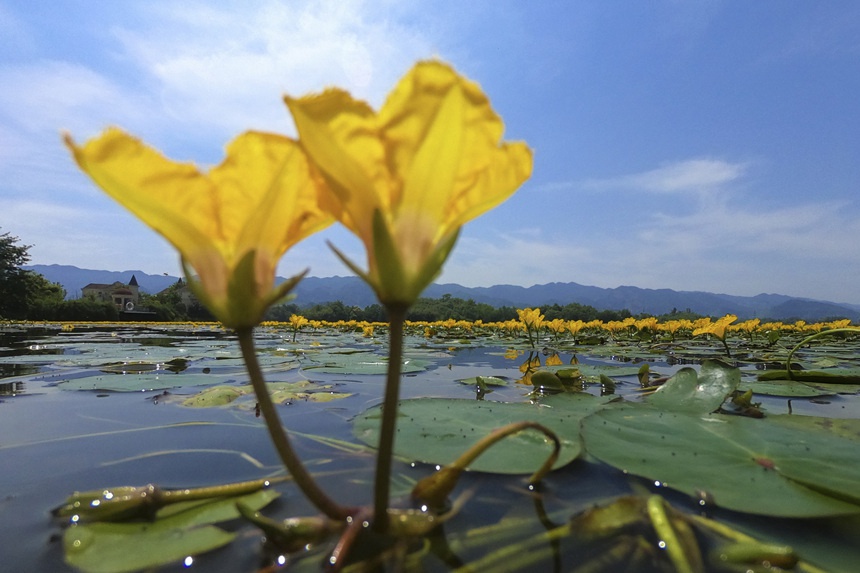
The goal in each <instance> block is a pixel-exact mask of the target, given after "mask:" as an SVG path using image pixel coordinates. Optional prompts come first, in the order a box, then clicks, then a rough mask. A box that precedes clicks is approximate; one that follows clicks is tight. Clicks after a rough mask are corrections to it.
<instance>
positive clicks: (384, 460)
mask: <svg viewBox="0 0 860 573" xmlns="http://www.w3.org/2000/svg"><path fill="white" fill-rule="evenodd" d="M408 308H409V307H408V306H406V305H399V304H388V305H385V309H386V311H387V312H388V323H389V326H388V374H387V377H386V381H385V397H384V398H383V401H382V426H381V428H380V431H379V453H378V454H377V457H376V479H375V482H374V491H373V515H374V520H373V523H374V529H376V531H377V532H379V533H385V532H386V531H387V530H388V494H389V490H390V487H391V458H392V457H393V454H394V435H395V433H396V431H397V401H398V399H399V397H400V370H401V364H402V362H403V323H404V321H405V320H406V311H407V310H408Z"/></svg>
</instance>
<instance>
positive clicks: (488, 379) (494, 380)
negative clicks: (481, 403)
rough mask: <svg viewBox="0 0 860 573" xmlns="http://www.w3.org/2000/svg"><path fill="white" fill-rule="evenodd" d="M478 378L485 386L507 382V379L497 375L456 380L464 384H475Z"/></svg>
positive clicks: (504, 384) (506, 383)
mask: <svg viewBox="0 0 860 573" xmlns="http://www.w3.org/2000/svg"><path fill="white" fill-rule="evenodd" d="M479 379H480V381H481V382H483V383H484V384H486V385H487V386H507V385H508V384H509V382H508V381H507V380H505V379H504V378H499V377H498V376H472V377H471V378H463V379H462V380H457V382H459V383H460V384H466V385H467V386H477V385H478V380H479Z"/></svg>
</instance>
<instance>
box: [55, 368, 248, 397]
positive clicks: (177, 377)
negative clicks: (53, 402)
mask: <svg viewBox="0 0 860 573" xmlns="http://www.w3.org/2000/svg"><path fill="white" fill-rule="evenodd" d="M230 378H231V377H230V376H225V375H215V374H188V373H182V374H176V373H174V372H169V371H165V370H155V371H152V372H147V373H140V374H125V375H115V374H113V375H110V374H109V375H99V376H86V377H82V378H73V379H71V380H66V381H63V382H60V383H59V384H58V385H57V386H58V387H59V388H60V389H62V390H106V391H111V392H146V391H149V390H167V389H169V388H182V387H186V386H203V385H206V384H217V383H218V382H226V381H228V380H229V379H230Z"/></svg>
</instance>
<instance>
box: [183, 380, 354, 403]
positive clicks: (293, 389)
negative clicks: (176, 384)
mask: <svg viewBox="0 0 860 573" xmlns="http://www.w3.org/2000/svg"><path fill="white" fill-rule="evenodd" d="M266 386H267V387H268V388H269V393H270V394H271V396H272V402H274V403H275V404H286V403H287V402H293V401H296V400H307V401H311V402H331V401H332V400H338V399H340V398H346V397H348V396H352V394H349V393H345V392H333V391H331V388H332V386H331V385H330V384H315V383H314V382H311V381H309V380H301V381H299V382H269V383H268V384H266ZM253 395H254V388H253V387H252V386H251V385H250V384H246V385H243V386H214V387H212V388H207V389H206V390H203V391H202V392H198V393H197V394H195V395H193V396H188V397H183V398H182V402H181V404H182V405H183V406H186V407H190V408H213V407H218V406H226V405H228V404H232V403H233V402H235V401H236V400H237V399H239V398H242V397H244V396H249V397H252V398H253ZM253 404H254V403H253V401H251V402H250V404H249V405H248V406H249V407H251V406H253Z"/></svg>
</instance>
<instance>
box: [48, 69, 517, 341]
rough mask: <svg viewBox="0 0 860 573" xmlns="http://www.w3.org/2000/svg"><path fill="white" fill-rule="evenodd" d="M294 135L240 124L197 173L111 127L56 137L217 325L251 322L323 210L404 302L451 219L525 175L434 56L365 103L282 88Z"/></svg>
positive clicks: (481, 98)
mask: <svg viewBox="0 0 860 573" xmlns="http://www.w3.org/2000/svg"><path fill="white" fill-rule="evenodd" d="M285 101H286V104H287V107H288V108H289V111H290V112H291V113H292V116H293V119H294V121H295V124H296V127H297V129H298V133H299V139H298V140H293V139H290V138H287V137H284V136H280V135H275V134H270V133H261V132H253V131H249V132H247V133H243V134H242V135H240V136H238V137H237V138H236V139H235V140H233V142H231V143H230V144H229V145H228V147H227V153H226V158H225V159H224V161H223V162H222V163H221V164H220V165H218V166H217V167H215V168H214V169H211V170H209V171H206V172H204V171H201V170H199V169H198V168H197V167H195V166H194V165H191V164H188V163H179V162H174V161H171V160H169V159H167V158H165V157H164V156H163V155H161V154H160V153H159V152H158V151H156V150H155V149H153V148H151V147H148V146H146V145H145V144H143V143H142V142H141V141H139V140H138V139H136V138H134V137H132V136H130V135H128V134H127V133H125V132H123V131H121V130H119V129H116V128H111V129H108V130H107V131H105V132H104V133H102V134H101V135H100V136H99V137H96V138H94V139H92V140H90V141H88V142H87V143H85V144H84V145H77V144H76V143H75V142H74V141H73V140H72V138H71V137H70V136H66V137H65V141H66V144H67V146H68V147H69V149H70V150H71V151H72V153H73V155H74V158H75V160H76V161H77V163H78V165H79V166H80V168H81V169H82V170H84V171H85V172H86V173H87V174H88V175H89V176H90V177H91V178H92V179H93V181H95V183H96V184H97V185H99V186H100V187H101V188H102V189H104V191H105V192H106V193H108V194H109V195H110V196H111V197H113V198H114V199H116V200H117V201H118V202H119V203H121V204H122V205H123V206H125V207H126V208H127V209H129V210H130V211H131V212H132V213H134V214H135V215H137V216H138V217H139V218H140V219H141V220H142V221H143V222H144V223H146V224H147V225H149V226H150V227H152V228H153V229H154V230H155V231H157V232H159V233H160V234H161V235H163V236H164V237H165V238H166V239H167V240H168V241H169V242H170V243H171V244H172V245H173V246H174V247H175V248H176V249H177V250H178V251H179V253H180V255H181V259H182V264H183V266H184V268H185V270H186V275H187V277H188V279H189V285H190V286H191V287H192V288H193V289H194V291H195V293H196V294H197V296H198V297H199V298H200V299H201V300H202V301H203V302H204V303H205V304H206V306H207V307H208V308H209V309H210V311H212V313H213V314H214V315H215V316H216V317H217V318H218V319H219V320H220V321H221V322H222V323H223V324H224V325H225V326H227V327H229V328H235V329H244V328H250V327H253V326H255V325H257V324H258V323H259V322H260V321H261V320H262V318H263V315H264V313H265V311H266V309H267V308H268V307H269V306H271V305H272V304H274V303H275V302H277V301H278V300H280V299H282V298H283V297H284V296H285V295H286V294H287V293H288V292H289V290H290V289H291V288H292V287H293V286H295V283H296V282H297V281H298V280H299V279H300V278H301V275H299V276H296V277H294V278H293V279H292V280H290V281H287V282H286V283H283V284H281V285H279V286H276V285H275V282H274V279H275V270H276V268H277V264H278V262H279V260H280V259H281V257H282V256H283V255H284V253H285V252H286V251H287V249H289V248H290V247H292V246H293V245H295V244H296V243H298V242H299V241H301V240H303V239H305V238H306V237H308V236H309V235H311V234H312V233H315V232H317V231H319V230H321V229H322V228H324V227H326V226H327V225H329V224H330V223H332V222H333V221H334V220H338V221H340V222H341V223H342V224H343V225H344V226H346V227H347V228H348V229H350V230H351V231H352V232H353V233H355V234H356V235H357V236H358V238H359V239H361V241H362V242H363V243H364V245H365V248H366V250H367V265H368V268H367V270H361V269H359V268H358V266H357V265H356V264H355V263H353V262H352V261H349V260H348V259H346V257H344V256H343V255H342V254H340V253H339V252H338V251H336V252H337V253H338V254H339V256H340V257H341V258H342V259H343V260H344V261H345V262H346V264H347V265H349V267H350V268H352V269H353V270H354V271H355V272H356V273H357V274H359V275H360V276H361V277H363V278H364V279H365V280H366V281H367V282H368V283H369V284H370V285H371V286H372V287H373V289H374V290H375V291H376V294H377V296H378V298H379V300H380V301H381V302H382V303H383V304H384V305H386V306H388V307H401V308H402V307H408V306H410V305H411V304H412V303H413V302H414V301H415V300H416V299H417V298H418V295H419V294H420V293H421V291H422V290H424V288H425V287H426V286H427V285H428V284H430V282H432V280H433V279H434V278H435V277H436V276H437V275H438V273H439V272H440V271H441V268H442V264H443V263H444V262H445V260H446V259H447V257H448V255H449V253H450V251H451V249H452V248H453V246H454V243H455V241H456V239H457V236H458V234H459V230H460V227H462V225H463V224H465V223H466V222H468V221H470V220H471V219H474V218H475V217H477V216H479V215H481V214H482V213H484V212H485V211H487V210H489V209H492V208H493V207H495V206H497V205H498V204H499V203H501V202H502V201H504V200H505V199H507V198H508V197H509V196H510V195H511V194H513V193H514V191H516V189H517V188H518V187H519V186H520V185H521V184H522V183H523V182H524V181H525V180H526V179H528V178H529V177H530V175H531V170H532V155H531V151H530V150H529V148H528V147H527V146H526V145H525V144H524V143H519V142H516V143H508V142H503V141H501V138H502V132H503V124H502V121H501V119H500V118H499V117H498V116H497V115H496V113H495V112H494V111H493V110H492V108H491V106H490V102H489V100H488V99H487V97H486V96H485V95H484V93H483V92H482V91H481V89H480V88H479V87H478V85H477V84H475V83H473V82H471V81H469V80H467V79H465V78H463V77H462V76H460V75H459V74H457V72H456V71H454V70H453V69H452V68H451V67H450V66H448V65H446V64H444V63H442V62H439V61H426V62H420V63H418V64H417V65H416V66H415V67H413V68H412V70H410V71H409V72H408V73H407V74H406V76H404V77H403V79H402V80H401V81H400V82H399V83H398V85H397V86H396V87H395V88H394V90H393V91H392V92H391V93H390V94H389V96H388V99H387V100H386V102H385V104H384V105H383V106H382V108H381V109H380V110H379V111H378V112H376V111H374V110H372V109H371V108H370V106H369V105H367V104H366V103H364V102H362V101H358V100H355V99H353V98H352V96H350V94H349V93H347V92H345V91H343V90H339V89H329V90H327V91H325V92H323V93H321V94H317V95H311V96H307V97H302V98H292V97H286V98H285Z"/></svg>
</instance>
